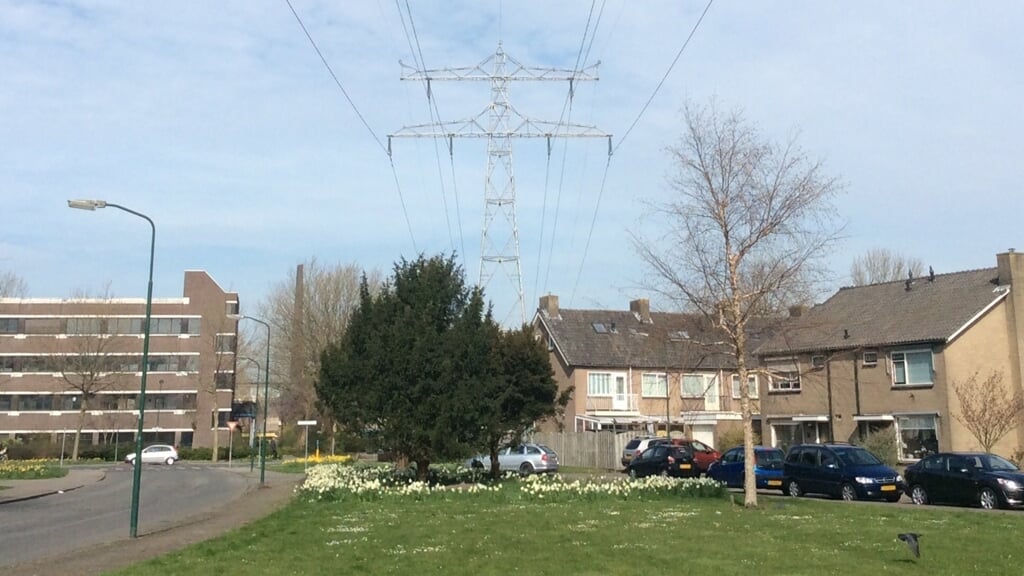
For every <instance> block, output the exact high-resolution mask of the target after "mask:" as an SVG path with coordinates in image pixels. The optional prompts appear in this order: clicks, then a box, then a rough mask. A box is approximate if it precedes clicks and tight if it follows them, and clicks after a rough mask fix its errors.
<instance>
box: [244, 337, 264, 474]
mask: <svg viewBox="0 0 1024 576" xmlns="http://www.w3.org/2000/svg"><path fill="white" fill-rule="evenodd" d="M239 360H245V361H246V362H252V363H253V364H255V365H256V386H255V388H256V413H255V414H253V417H252V426H250V427H249V472H252V470H253V466H254V464H253V463H254V461H255V458H254V455H253V453H252V446H253V438H255V437H256V435H255V432H256V417H257V416H259V412H260V373H261V372H262V371H263V370H262V367H261V366H260V363H259V362H257V361H255V360H253V359H252V358H248V357H246V356H240V357H239ZM264 402H266V399H265V398H264Z"/></svg>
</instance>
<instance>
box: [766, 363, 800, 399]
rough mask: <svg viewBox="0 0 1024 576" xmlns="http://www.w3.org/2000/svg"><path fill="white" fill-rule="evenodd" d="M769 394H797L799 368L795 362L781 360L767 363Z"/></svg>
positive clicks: (798, 388) (798, 389)
mask: <svg viewBox="0 0 1024 576" xmlns="http://www.w3.org/2000/svg"><path fill="white" fill-rule="evenodd" d="M768 373H769V376H768V391H769V392H799V391H800V366H799V365H798V364H797V362H796V360H782V361H774V362H769V363H768Z"/></svg>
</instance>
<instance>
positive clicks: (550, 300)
mask: <svg viewBox="0 0 1024 576" xmlns="http://www.w3.org/2000/svg"><path fill="white" fill-rule="evenodd" d="M540 309H541V311H542V312H544V313H545V314H546V315H547V317H548V318H558V296H555V295H554V294H548V295H547V296H541V297H540Z"/></svg>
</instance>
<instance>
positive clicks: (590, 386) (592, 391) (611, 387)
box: [587, 370, 628, 398]
mask: <svg viewBox="0 0 1024 576" xmlns="http://www.w3.org/2000/svg"><path fill="white" fill-rule="evenodd" d="M594 376H606V377H607V381H606V383H607V392H601V391H596V390H598V389H597V388H595V383H594ZM618 376H621V377H623V378H626V373H625V372H610V371H604V370H595V371H593V372H588V373H587V396H589V397H591V398H612V397H614V396H615V378H616V377H618ZM627 382H628V380H627Z"/></svg>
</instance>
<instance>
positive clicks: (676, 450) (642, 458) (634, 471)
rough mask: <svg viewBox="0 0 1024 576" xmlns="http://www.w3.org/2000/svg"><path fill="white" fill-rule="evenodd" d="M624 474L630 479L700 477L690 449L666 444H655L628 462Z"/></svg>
mask: <svg viewBox="0 0 1024 576" xmlns="http://www.w3.org/2000/svg"><path fill="white" fill-rule="evenodd" d="M626 473H627V474H629V477H630V478H643V477H644V476H655V475H658V476H674V477H676V478H696V477H697V476H699V475H700V471H699V470H698V469H697V463H696V462H695V461H694V459H693V453H692V452H691V451H690V449H689V448H686V447H684V446H673V445H671V444H669V443H667V442H657V443H655V444H654V446H651V447H650V448H648V449H647V450H644V451H643V452H641V453H640V455H639V456H636V457H634V458H633V459H632V460H630V461H629V464H627V465H626Z"/></svg>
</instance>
